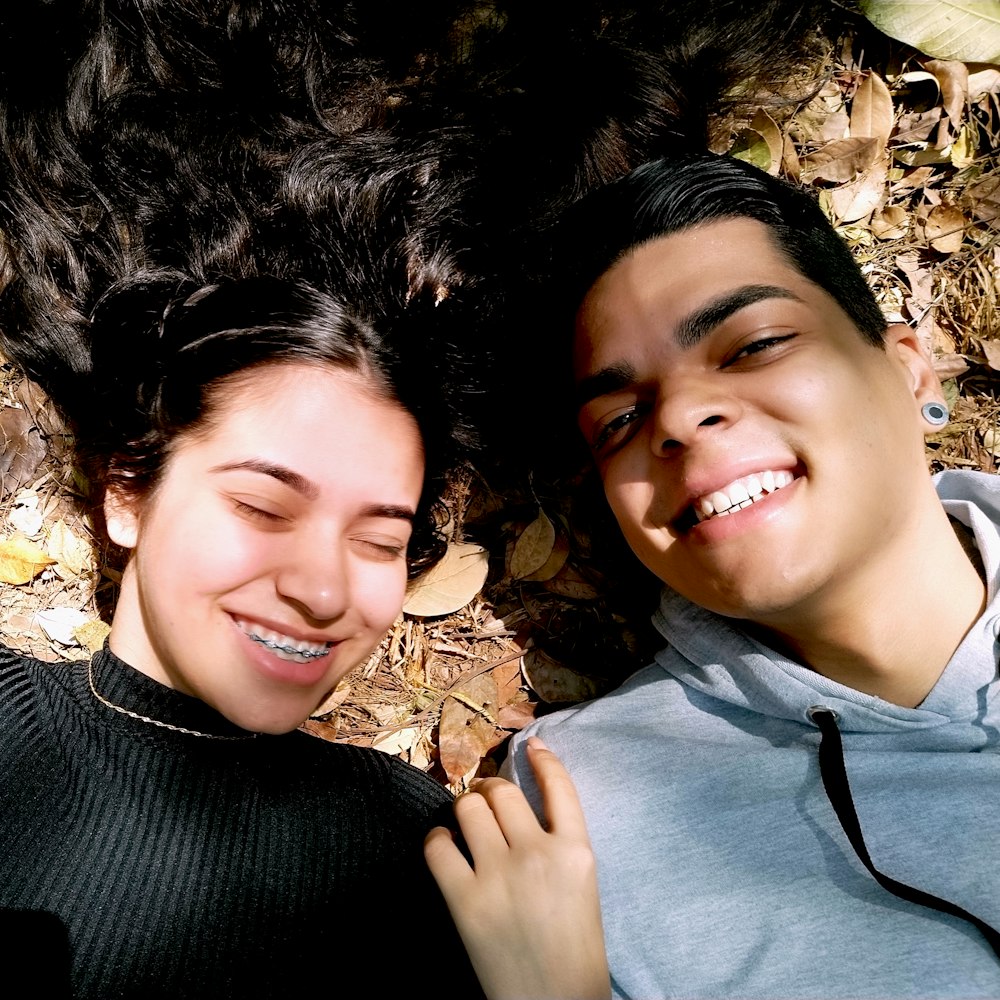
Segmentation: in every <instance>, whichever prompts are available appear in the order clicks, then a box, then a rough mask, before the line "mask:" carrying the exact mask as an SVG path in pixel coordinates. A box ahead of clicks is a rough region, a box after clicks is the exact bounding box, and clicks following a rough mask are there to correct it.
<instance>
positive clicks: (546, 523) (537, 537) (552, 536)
mask: <svg viewBox="0 0 1000 1000" xmlns="http://www.w3.org/2000/svg"><path fill="white" fill-rule="evenodd" d="M555 541H556V528H555V525H554V524H553V523H552V522H551V521H550V520H549V518H548V517H546V515H545V511H542V510H540V511H539V512H538V517H536V518H535V520H534V521H532V522H531V524H529V525H528V527H527V528H525V529H524V531H522V532H521V535H520V537H519V538H518V540H517V544H516V545H515V546H514V551H513V553H512V554H511V557H510V575H511V576H512V577H513V578H514V579H515V580H522V579H524V577H526V576H528V575H529V574H531V573H534V572H535V570H538V569H541V568H542V566H544V565H545V563H546V561H547V560H548V558H549V556H550V555H551V554H552V546H553V545H554V544H555Z"/></svg>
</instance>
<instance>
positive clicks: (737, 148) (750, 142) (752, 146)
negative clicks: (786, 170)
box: [729, 128, 775, 173]
mask: <svg viewBox="0 0 1000 1000" xmlns="http://www.w3.org/2000/svg"><path fill="white" fill-rule="evenodd" d="M729 155H730V156H731V157H733V159H734V160H743V161H744V162H746V163H750V164H752V165H753V166H755V167H757V168H758V169H759V170H763V171H765V172H767V173H772V169H771V168H772V165H773V164H774V162H775V161H774V156H773V155H772V153H771V148H770V146H769V144H768V142H767V140H766V139H765V138H764V136H763V135H761V133H760V132H758V131H757V130H756V129H752V128H744V129H740V131H739V132H737V133H736V138H735V139H734V140H733V144H732V146H730V148H729Z"/></svg>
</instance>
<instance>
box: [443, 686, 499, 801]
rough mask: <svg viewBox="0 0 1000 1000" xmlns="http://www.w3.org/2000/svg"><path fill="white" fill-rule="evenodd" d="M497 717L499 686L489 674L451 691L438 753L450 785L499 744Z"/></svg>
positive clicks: (444, 711)
mask: <svg viewBox="0 0 1000 1000" xmlns="http://www.w3.org/2000/svg"><path fill="white" fill-rule="evenodd" d="M498 714H499V708H498V706H497V685H496V681H495V680H494V679H493V678H492V677H491V676H490V674H489V673H485V674H479V675H478V676H476V677H472V678H470V679H469V680H468V681H465V682H463V683H462V685H461V687H460V689H458V690H456V691H451V692H449V696H448V697H447V698H446V699H445V702H444V705H443V706H442V708H441V722H440V725H439V727H438V753H439V756H440V759H441V766H442V767H443V768H444V770H445V774H447V775H448V781H449V782H450V783H451V784H453V785H457V784H459V783H460V782H461V781H462V779H463V778H464V777H465V776H466V775H467V774H468V773H469V772H470V771H472V770H473V769H474V768H476V767H478V766H479V762H480V761H481V760H482V759H483V757H485V756H486V754H488V753H489V752H490V750H492V749H493V747H495V746H496V745H497V744H498V743H499V742H500V739H501V738H502V737H501V736H499V735H498V733H497V716H498Z"/></svg>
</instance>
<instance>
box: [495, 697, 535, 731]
mask: <svg viewBox="0 0 1000 1000" xmlns="http://www.w3.org/2000/svg"><path fill="white" fill-rule="evenodd" d="M535 705H536V702H533V701H519V702H515V703H514V704H512V705H504V707H503V708H501V709H500V715H499V718H498V719H497V721H498V722H499V723H500V728H501V729H514V730H517V729H524V727H525V726H526V725H528V724H529V723H531V722H534V721H535Z"/></svg>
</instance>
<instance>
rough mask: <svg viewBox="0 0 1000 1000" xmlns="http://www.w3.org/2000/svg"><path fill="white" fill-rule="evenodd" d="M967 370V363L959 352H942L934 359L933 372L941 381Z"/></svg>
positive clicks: (955, 376) (962, 373)
mask: <svg viewBox="0 0 1000 1000" xmlns="http://www.w3.org/2000/svg"><path fill="white" fill-rule="evenodd" d="M968 370H969V363H968V362H967V361H966V360H965V358H964V357H963V356H962V355H961V354H942V355H941V356H940V357H937V358H935V359H934V373H935V374H936V375H937V377H938V378H939V379H941V381H942V382H947V381H948V379H950V378H957V377H958V376H959V375H964V374H965V372H967V371H968Z"/></svg>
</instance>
